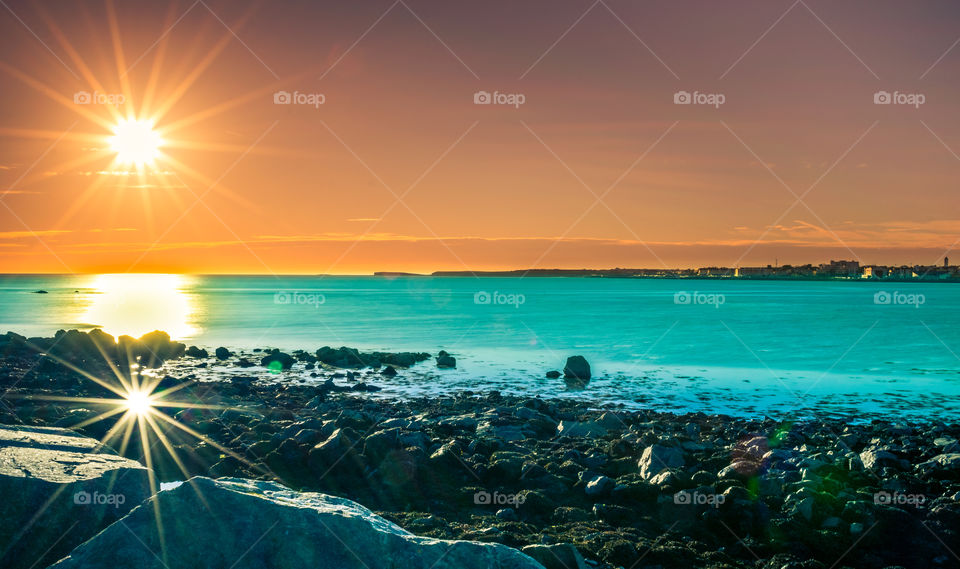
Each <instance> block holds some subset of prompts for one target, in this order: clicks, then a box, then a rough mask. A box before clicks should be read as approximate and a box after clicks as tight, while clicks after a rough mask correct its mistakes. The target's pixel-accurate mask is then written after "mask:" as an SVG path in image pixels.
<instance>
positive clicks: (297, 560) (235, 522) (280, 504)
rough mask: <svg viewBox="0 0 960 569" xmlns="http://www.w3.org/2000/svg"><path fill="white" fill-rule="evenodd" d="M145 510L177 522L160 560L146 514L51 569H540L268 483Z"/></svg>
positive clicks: (509, 553)
mask: <svg viewBox="0 0 960 569" xmlns="http://www.w3.org/2000/svg"><path fill="white" fill-rule="evenodd" d="M198 492H199V493H200V495H202V497H203V499H202V500H201V499H200V497H199V496H198V495H197V493H198ZM151 503H153V504H155V505H156V507H158V508H159V509H160V510H161V511H163V512H164V514H165V515H166V516H167V519H172V520H177V523H175V524H169V523H168V524H165V525H164V540H165V542H166V543H167V544H175V546H170V545H168V547H167V548H166V550H165V555H163V556H160V555H158V554H157V553H155V552H157V551H162V550H161V548H160V536H159V534H158V529H157V524H156V519H155V518H154V516H153V511H154V510H153V508H152V507H151V508H146V507H145V508H138V509H137V510H135V511H134V512H132V513H131V514H130V515H128V516H127V517H126V518H124V521H123V523H122V524H115V525H113V526H111V527H109V528H108V529H107V530H105V531H103V532H102V533H100V534H99V535H97V536H96V538H94V539H92V540H90V541H89V542H87V543H85V544H83V545H82V546H80V547H79V548H77V549H75V550H74V551H73V553H72V554H71V555H70V556H69V557H67V558H66V559H64V560H62V561H60V562H59V563H58V564H56V565H54V567H56V569H74V568H77V569H79V568H84V569H97V568H102V569H108V568H112V567H116V564H117V560H118V559H122V560H123V564H124V565H125V566H128V567H138V568H140V569H161V568H165V567H195V568H197V569H206V568H211V569H212V568H223V567H233V568H234V569H255V568H256V569H259V568H262V567H273V568H275V569H294V568H296V569H301V568H303V567H313V568H315V569H369V568H370V567H384V566H385V565H384V562H385V560H390V563H392V564H396V563H400V564H402V566H403V567H405V568H409V569H431V568H432V569H453V568H457V569H481V568H483V569H489V568H491V567H511V568H515V569H542V566H541V565H540V564H538V563H537V562H535V561H534V560H533V559H532V558H530V557H528V556H527V555H525V554H522V553H520V552H519V551H517V550H515V549H511V548H509V547H506V546H503V545H499V544H490V543H476V542H467V541H453V542H451V541H441V540H437V539H431V538H426V537H416V536H414V535H413V534H411V533H408V532H406V531H404V530H403V529H401V528H400V527H399V526H396V525H394V524H392V523H390V522H388V521H386V520H384V519H383V518H380V517H379V516H377V515H375V514H374V513H373V512H371V511H370V510H368V509H366V508H364V507H363V506H361V505H359V504H357V503H355V502H351V501H350V500H347V499H345V498H338V497H334V496H328V495H325V494H318V493H298V492H294V491H292V490H289V489H287V488H285V487H283V486H280V485H279V484H276V483H272V482H260V481H252V480H243V479H237V478H232V479H231V478H223V479H219V480H210V479H209V478H194V479H192V480H191V481H190V484H182V485H180V486H179V487H177V488H175V489H173V490H168V491H165V492H161V493H159V494H157V495H156V496H154V497H153V498H151ZM205 504H206V505H207V506H208V507H205ZM222 512H230V515H228V516H223V515H221V514H220V513H222ZM144 545H146V547H144ZM164 557H165V558H164Z"/></svg>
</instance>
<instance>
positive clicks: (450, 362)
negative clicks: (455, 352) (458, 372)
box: [437, 350, 457, 368]
mask: <svg viewBox="0 0 960 569" xmlns="http://www.w3.org/2000/svg"><path fill="white" fill-rule="evenodd" d="M437 367H440V368H455V367H457V358H455V357H453V356H451V355H450V354H448V353H447V352H445V351H443V350H440V353H439V354H437Z"/></svg>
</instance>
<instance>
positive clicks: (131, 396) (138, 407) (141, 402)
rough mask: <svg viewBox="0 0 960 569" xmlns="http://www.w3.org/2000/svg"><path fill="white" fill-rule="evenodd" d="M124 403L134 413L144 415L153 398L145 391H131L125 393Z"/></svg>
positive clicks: (149, 407)
mask: <svg viewBox="0 0 960 569" xmlns="http://www.w3.org/2000/svg"><path fill="white" fill-rule="evenodd" d="M124 405H126V407H127V409H128V410H129V411H130V412H131V413H133V414H134V415H145V414H147V413H148V412H150V409H151V408H152V407H153V400H152V399H151V397H150V394H149V393H147V392H145V391H131V392H129V393H127V395H126V401H125V402H124Z"/></svg>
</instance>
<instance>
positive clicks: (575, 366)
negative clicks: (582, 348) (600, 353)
mask: <svg viewBox="0 0 960 569" xmlns="http://www.w3.org/2000/svg"><path fill="white" fill-rule="evenodd" d="M563 377H564V378H565V379H566V380H567V381H568V382H569V383H576V384H584V385H586V383H587V382H588V381H590V364H589V363H587V359H586V358H584V357H583V356H570V357H569V358H567V365H565V366H563Z"/></svg>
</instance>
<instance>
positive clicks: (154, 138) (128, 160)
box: [110, 119, 163, 167]
mask: <svg viewBox="0 0 960 569" xmlns="http://www.w3.org/2000/svg"><path fill="white" fill-rule="evenodd" d="M162 146H163V139H162V138H161V137H160V134H159V133H158V132H157V131H156V130H154V128H153V122H152V121H149V120H141V119H121V120H120V121H119V122H118V123H117V124H116V126H114V127H113V136H112V137H110V148H111V149H112V150H113V151H114V152H116V153H117V162H119V163H120V164H124V165H134V166H137V167H143V166H152V165H153V164H154V162H155V161H156V159H157V157H159V156H160V148H161V147H162Z"/></svg>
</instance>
